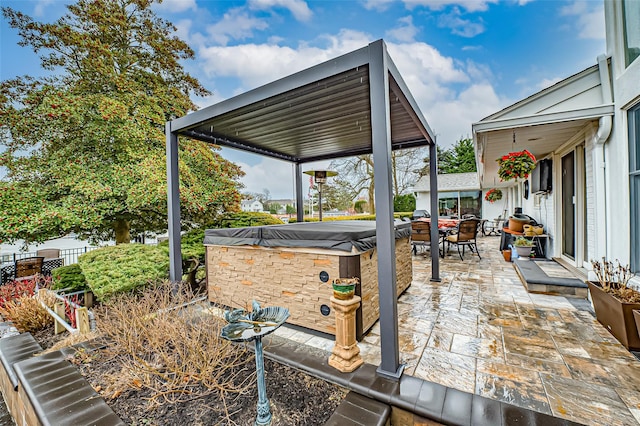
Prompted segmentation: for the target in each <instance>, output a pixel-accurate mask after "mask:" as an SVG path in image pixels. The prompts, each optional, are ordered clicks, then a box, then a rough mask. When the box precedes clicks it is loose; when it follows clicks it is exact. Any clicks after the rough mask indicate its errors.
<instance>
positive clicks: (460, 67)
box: [0, 0, 605, 198]
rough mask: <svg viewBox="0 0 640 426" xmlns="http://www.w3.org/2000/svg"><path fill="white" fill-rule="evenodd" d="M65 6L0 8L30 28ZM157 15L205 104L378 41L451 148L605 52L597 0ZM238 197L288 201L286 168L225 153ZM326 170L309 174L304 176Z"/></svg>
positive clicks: (33, 67) (261, 0)
mask: <svg viewBox="0 0 640 426" xmlns="http://www.w3.org/2000/svg"><path fill="white" fill-rule="evenodd" d="M68 3H69V2H68V1H63V0H39V1H30V0H20V1H8V0H0V4H2V6H10V7H12V8H14V9H17V10H20V11H22V12H24V13H26V14H28V15H29V16H31V17H33V18H34V19H36V20H38V21H45V22H46V21H53V20H55V19H57V18H58V17H60V16H61V15H62V14H64V13H65V12H66V8H65V5H66V4H68ZM154 9H155V10H156V12H157V14H158V15H159V16H161V17H163V18H165V19H168V20H170V21H171V22H173V23H174V25H175V26H176V27H177V28H178V35H179V36H180V37H181V38H182V39H183V40H185V41H187V42H188V43H189V45H190V46H191V47H192V48H193V50H194V51H195V53H196V59H195V60H193V61H187V62H185V63H184V66H185V68H186V70H187V71H188V72H190V73H191V74H192V75H194V76H195V77H197V78H198V79H199V80H200V82H201V83H202V84H203V85H204V86H205V87H206V88H208V89H209V90H210V91H211V92H213V95H212V96H210V97H209V98H206V99H203V98H197V99H194V101H195V102H196V104H197V105H199V106H207V105H210V104H213V103H216V102H219V101H221V100H223V99H226V98H229V97H232V96H234V95H236V94H238V93H242V92H244V91H246V90H249V89H252V88H255V87H258V86H260V85H262V84H265V83H268V82H270V81H273V80H275V79H277V78H280V77H284V76H286V75H288V74H291V73H293V72H295V71H298V70H301V69H304V68H307V67H309V66H312V65H314V64H317V63H319V62H323V61H325V60H327V59H330V58H333V57H336V56H338V55H340V54H343V53H347V52H349V51H351V50H354V49H357V48H360V47H363V46H365V45H367V44H368V43H369V42H371V41H374V40H377V39H380V38H383V39H384V40H385V42H386V43H387V47H388V50H389V53H390V55H391V57H392V58H393V60H394V62H395V63H396V65H397V67H398V68H399V70H400V72H401V74H402V75H403V78H404V80H405V82H406V83H407V85H408V86H409V89H410V90H411V92H412V93H413V95H414V97H415V98H416V100H417V102H418V105H419V106H420V108H421V110H422V112H423V114H424V116H425V117H426V118H427V121H428V122H429V124H430V125H431V127H432V129H433V130H434V132H435V133H436V134H437V136H438V143H439V144H440V145H442V146H443V147H449V146H450V145H451V144H453V143H454V142H455V141H456V140H458V139H460V137H466V136H468V135H470V133H471V123H473V122H475V121H478V120H480V119H482V118H483V117H486V116H487V115H489V114H491V113H493V112H496V111H498V110H500V109H501V108H503V107H505V106H507V105H510V104H512V103H514V102H516V101H518V100H520V99H522V98H524V97H526V96H529V95H531V94H533V93H535V92H537V91H539V90H541V89H543V88H545V87H548V86H550V85H552V84H553V83H555V82H557V81H559V80H561V79H564V78H566V77H568V76H570V75H572V74H575V73H577V72H579V71H581V70H582V69H584V68H587V67H589V66H591V65H595V63H596V57H597V56H598V55H599V54H602V53H605V40H604V12H603V2H602V1H594V0H588V1H584V0H580V1H578V0H570V1H556V0H506V1H499V0H403V1H395V0H353V1H339V0H334V1H302V0H249V1H212V0H165V1H164V2H163V3H162V4H161V5H156V6H154ZM18 41H19V39H18V35H17V32H16V31H15V30H13V29H11V28H10V27H9V26H8V25H7V22H6V21H5V20H4V18H3V20H2V24H1V27H0V43H1V45H0V47H1V53H0V54H1V57H0V78H1V79H2V80H5V79H7V78H12V77H16V76H20V75H24V74H31V75H39V74H40V73H41V71H40V70H39V60H38V57H37V56H36V55H35V54H34V53H33V52H32V51H31V50H30V49H28V48H22V47H20V46H18V45H17V42H18ZM223 155H224V156H225V157H226V158H228V159H230V160H231V161H234V162H236V163H239V164H240V165H241V166H242V167H243V169H244V170H245V172H246V173H247V176H246V177H245V178H244V180H243V182H244V183H245V185H246V188H245V190H247V191H251V192H262V191H263V189H264V188H268V189H269V191H270V192H271V195H272V197H274V198H290V197H291V196H292V193H293V184H292V169H291V166H290V165H288V164H286V163H282V162H277V161H275V160H269V159H263V158H260V157H256V156H252V155H249V154H243V153H238V152H236V151H232V150H225V151H224V153H223ZM318 166H326V164H322V165H306V166H305V167H303V168H304V169H305V170H307V169H311V168H314V167H316V168H317V167H318Z"/></svg>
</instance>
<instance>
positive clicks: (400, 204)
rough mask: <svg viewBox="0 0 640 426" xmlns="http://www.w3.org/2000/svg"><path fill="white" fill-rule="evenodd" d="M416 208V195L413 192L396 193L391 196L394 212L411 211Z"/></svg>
mask: <svg viewBox="0 0 640 426" xmlns="http://www.w3.org/2000/svg"><path fill="white" fill-rule="evenodd" d="M415 209H416V197H414V195H413V194H404V195H396V196H395V197H394V198H393V211H394V212H412V211H414V210H415Z"/></svg>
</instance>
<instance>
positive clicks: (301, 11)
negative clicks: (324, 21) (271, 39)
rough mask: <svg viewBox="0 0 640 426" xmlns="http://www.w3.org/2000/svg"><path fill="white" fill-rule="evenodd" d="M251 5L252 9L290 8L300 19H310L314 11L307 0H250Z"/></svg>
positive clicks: (304, 20)
mask: <svg viewBox="0 0 640 426" xmlns="http://www.w3.org/2000/svg"><path fill="white" fill-rule="evenodd" d="M249 7H250V8H251V9H258V10H265V9H271V8H274V7H281V8H285V9H288V10H289V11H290V12H291V14H292V15H293V16H294V17H295V18H296V19H297V20H298V21H303V22H306V21H309V20H310V19H311V17H312V16H313V12H312V11H311V9H309V6H308V5H307V3H306V2H304V1H302V0H250V1H249Z"/></svg>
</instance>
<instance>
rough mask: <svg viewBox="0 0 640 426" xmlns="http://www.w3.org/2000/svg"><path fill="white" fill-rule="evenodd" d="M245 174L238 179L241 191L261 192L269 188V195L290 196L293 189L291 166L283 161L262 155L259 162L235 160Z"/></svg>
mask: <svg viewBox="0 0 640 426" xmlns="http://www.w3.org/2000/svg"><path fill="white" fill-rule="evenodd" d="M235 163H236V164H237V165H239V166H240V167H241V168H242V171H244V172H245V173H246V174H245V176H244V177H242V179H240V181H241V182H242V183H243V184H244V186H245V187H244V189H243V190H242V191H243V192H257V193H261V192H262V191H263V190H264V189H265V188H268V189H269V192H270V193H271V197H275V198H291V197H292V195H293V191H294V185H295V183H294V179H293V166H292V165H291V164H290V163H287V162H285V161H278V160H274V159H272V158H266V157H262V158H260V162H258V163H256V164H253V165H250V164H248V163H245V162H235Z"/></svg>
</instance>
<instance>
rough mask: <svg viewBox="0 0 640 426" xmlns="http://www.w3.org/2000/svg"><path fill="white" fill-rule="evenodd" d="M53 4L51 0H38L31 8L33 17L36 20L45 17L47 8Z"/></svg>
mask: <svg viewBox="0 0 640 426" xmlns="http://www.w3.org/2000/svg"><path fill="white" fill-rule="evenodd" d="M50 4H53V0H39V1H38V2H37V3H36V5H35V6H34V7H33V15H34V16H35V17H37V18H40V17H43V16H45V14H46V13H45V12H46V10H45V9H47V7H48V6H49V5H50Z"/></svg>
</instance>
